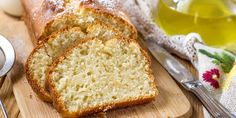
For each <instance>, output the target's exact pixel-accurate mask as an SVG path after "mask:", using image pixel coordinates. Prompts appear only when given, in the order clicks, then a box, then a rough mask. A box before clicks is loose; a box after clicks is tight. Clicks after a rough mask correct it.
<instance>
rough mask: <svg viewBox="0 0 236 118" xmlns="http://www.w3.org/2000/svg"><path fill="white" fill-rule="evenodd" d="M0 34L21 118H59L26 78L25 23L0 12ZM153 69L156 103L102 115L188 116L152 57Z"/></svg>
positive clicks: (179, 94)
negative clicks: (10, 50)
mask: <svg viewBox="0 0 236 118" xmlns="http://www.w3.org/2000/svg"><path fill="white" fill-rule="evenodd" d="M0 33H1V34H4V36H5V37H7V38H8V39H9V40H10V41H11V43H12V44H13V46H14V48H15V51H16V57H17V58H16V62H15V65H14V67H13V69H12V70H11V72H10V73H9V74H8V77H10V78H11V79H12V81H13V92H14V95H15V97H16V100H17V104H18V106H19V109H20V112H21V115H22V116H23V117H24V118H54V117H55V118H58V117H59V114H58V113H57V111H56V110H55V109H54V108H53V107H52V105H51V104H48V103H45V102H43V101H41V100H40V99H39V98H38V97H37V96H36V95H35V94H34V92H33V91H32V89H31V87H30V86H29V84H28V82H27V80H26V78H25V73H24V65H25V61H26V59H27V57H28V55H29V53H30V52H31V51H32V49H33V44H32V42H31V40H30V37H29V34H28V31H27V28H26V26H25V24H24V22H23V21H21V20H19V19H18V20H17V19H15V18H12V17H9V16H7V15H5V14H4V13H3V12H2V11H0ZM45 61H47V60H45ZM152 69H153V72H154V75H155V78H156V82H157V83H156V84H157V86H158V89H159V92H160V94H159V95H158V96H157V98H156V100H155V101H153V102H151V103H149V104H144V105H138V106H133V107H127V108H122V109H116V110H112V111H108V112H107V113H103V114H102V115H103V116H107V117H109V118H113V117H119V118H120V117H122V118H123V117H137V118H138V117H141V118H157V117H159V118H164V117H190V116H191V114H192V107H191V105H190V103H189V101H188V100H187V98H186V97H185V95H184V94H183V92H182V91H181V90H180V88H179V87H178V85H177V84H176V82H175V81H174V80H173V79H172V78H171V77H170V76H169V74H168V73H167V72H166V71H165V70H164V69H163V68H162V67H161V66H160V64H159V63H158V62H157V61H156V60H155V59H154V58H153V64H152ZM100 115H101V114H100Z"/></svg>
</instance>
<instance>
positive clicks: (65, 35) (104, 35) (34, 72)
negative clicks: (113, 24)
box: [26, 23, 119, 102]
mask: <svg viewBox="0 0 236 118" xmlns="http://www.w3.org/2000/svg"><path fill="white" fill-rule="evenodd" d="M117 35H119V32H117V31H115V30H112V29H111V28H108V27H107V26H105V25H101V24H99V23H96V24H95V25H91V26H88V27H87V29H86V30H85V31H82V30H81V29H80V28H79V27H74V28H67V29H64V30H62V31H59V32H57V33H53V34H52V35H51V36H49V37H48V38H47V39H45V40H44V41H43V42H42V43H41V44H39V45H38V46H37V47H36V48H35V49H34V50H33V51H32V53H31V54H30V56H29V57H28V60H27V62H26V77H27V80H28V82H29V84H30V85H31V87H32V89H33V90H34V91H35V92H36V93H37V95H38V96H39V97H40V98H41V99H42V100H44V101H47V102H51V98H50V95H49V94H48V92H47V90H46V89H45V79H46V75H45V72H46V71H47V68H48V67H49V66H50V65H51V63H52V62H53V60H54V59H55V58H57V56H58V55H60V54H62V53H63V52H64V51H65V49H66V48H68V47H70V46H72V45H73V44H75V43H76V42H78V41H79V40H81V39H83V38H92V37H98V38H101V39H103V40H109V39H112V38H114V37H116V36H117Z"/></svg>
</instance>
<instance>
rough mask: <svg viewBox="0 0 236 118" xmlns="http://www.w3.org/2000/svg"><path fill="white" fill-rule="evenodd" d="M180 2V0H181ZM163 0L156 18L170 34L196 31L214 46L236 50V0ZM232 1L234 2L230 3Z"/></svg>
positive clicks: (155, 12) (157, 10)
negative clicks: (176, 1)
mask: <svg viewBox="0 0 236 118" xmlns="http://www.w3.org/2000/svg"><path fill="white" fill-rule="evenodd" d="M179 1H180V0H179ZM182 1H185V3H184V2H182V3H181V4H178V5H177V4H176V3H175V2H173V0H160V1H159V3H158V7H157V9H156V10H155V11H154V12H153V13H154V15H153V16H154V19H155V21H156V23H158V25H159V26H160V27H161V28H163V29H164V31H165V32H166V33H168V34H170V35H174V34H188V33H190V32H196V33H199V34H200V35H201V37H202V38H203V40H204V42H205V43H206V44H208V45H210V46H215V47H221V48H227V49H229V50H231V51H235V52H236V15H234V13H233V10H234V9H235V11H236V3H234V2H233V1H230V0H182ZM229 2H231V3H229Z"/></svg>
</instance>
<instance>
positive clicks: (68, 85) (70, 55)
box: [46, 38, 158, 117]
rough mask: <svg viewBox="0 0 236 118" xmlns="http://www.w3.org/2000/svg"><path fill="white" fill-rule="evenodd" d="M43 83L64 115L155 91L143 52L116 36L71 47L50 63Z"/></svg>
mask: <svg viewBox="0 0 236 118" xmlns="http://www.w3.org/2000/svg"><path fill="white" fill-rule="evenodd" d="M46 85H47V86H48V88H49V91H50V94H51V96H52V99H53V104H54V106H55V108H56V109H57V110H58V112H59V113H61V114H62V115H63V116H64V117H81V116H85V115H88V114H91V113H94V112H100V111H106V110H108V109H112V108H117V107H124V106H129V105H134V104H141V103H145V102H149V101H151V100H153V99H155V96H156V95H157V93H158V92H157V88H156V85H155V80H154V76H153V74H152V71H151V69H150V59H149V57H148V56H147V53H146V52H145V51H144V50H143V49H142V48H141V47H140V46H139V45H138V44H137V42H136V41H134V40H123V39H119V38H113V39H110V40H107V41H103V40H101V39H87V40H83V41H82V42H80V43H79V44H78V45H76V46H75V47H72V48H71V49H69V50H68V51H67V52H66V53H65V54H63V55H62V56H61V57H59V58H58V59H57V60H56V61H54V62H53V64H52V65H51V67H50V68H49V71H48V73H47V79H46Z"/></svg>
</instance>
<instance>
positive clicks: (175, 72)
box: [145, 40, 195, 89]
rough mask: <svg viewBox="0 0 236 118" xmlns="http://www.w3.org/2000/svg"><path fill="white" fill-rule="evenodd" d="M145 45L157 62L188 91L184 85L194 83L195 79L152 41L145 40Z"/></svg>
mask: <svg viewBox="0 0 236 118" xmlns="http://www.w3.org/2000/svg"><path fill="white" fill-rule="evenodd" d="M145 44H146V46H147V48H148V49H149V51H150V52H151V54H152V55H153V56H154V57H155V58H156V59H157V60H158V62H159V63H160V64H161V65H162V66H163V67H164V68H165V69H166V70H167V71H168V72H169V74H170V75H171V76H173V77H174V78H175V80H176V81H177V82H179V83H180V84H181V85H183V87H185V88H186V89H190V88H189V87H188V86H186V85H185V83H189V82H192V81H194V80H195V79H194V78H193V76H192V75H191V73H190V72H189V71H188V70H187V69H186V68H185V67H184V66H183V65H182V64H181V63H180V62H179V61H178V60H177V59H175V58H174V57H173V56H172V55H171V54H170V53H169V52H167V51H166V50H165V49H164V48H162V47H161V46H159V45H158V44H157V43H155V42H154V41H152V40H146V41H145Z"/></svg>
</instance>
